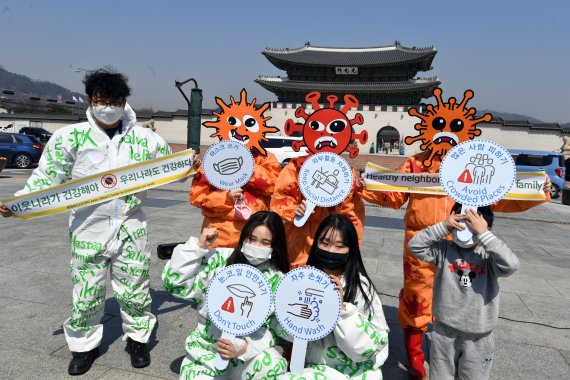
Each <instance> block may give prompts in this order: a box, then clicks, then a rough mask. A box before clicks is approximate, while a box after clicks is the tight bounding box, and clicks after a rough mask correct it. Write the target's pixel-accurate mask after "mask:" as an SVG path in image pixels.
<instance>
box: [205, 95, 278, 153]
mask: <svg viewBox="0 0 570 380" xmlns="http://www.w3.org/2000/svg"><path fill="white" fill-rule="evenodd" d="M240 97H241V98H240V102H239V103H236V101H235V100H234V97H233V96H230V104H226V103H224V101H223V100H222V99H221V98H219V97H216V103H217V104H218V105H219V106H220V107H221V109H222V111H221V112H219V113H218V112H214V116H216V120H214V121H206V122H204V126H205V127H208V128H216V133H214V134H212V135H211V136H210V137H218V138H219V139H220V141H225V140H232V141H237V142H239V143H242V144H244V145H245V146H246V147H247V148H248V149H249V150H251V149H252V148H255V149H257V151H259V153H261V154H262V155H263V156H266V155H267V151H266V150H265V149H264V148H263V147H262V146H261V142H262V141H267V139H266V138H265V134H266V133H275V132H277V131H279V128H276V127H270V126H268V125H267V124H266V122H267V120H269V119H271V117H264V116H263V112H265V110H267V109H268V108H269V102H267V103H263V104H262V105H261V107H259V108H256V107H255V100H256V99H255V98H254V99H253V100H252V101H251V103H248V102H247V92H246V90H245V88H244V89H242V90H241V92H240Z"/></svg>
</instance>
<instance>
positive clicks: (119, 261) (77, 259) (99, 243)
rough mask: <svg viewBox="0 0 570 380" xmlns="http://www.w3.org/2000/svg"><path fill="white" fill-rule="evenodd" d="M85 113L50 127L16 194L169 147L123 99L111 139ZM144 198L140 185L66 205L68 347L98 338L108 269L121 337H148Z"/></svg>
mask: <svg viewBox="0 0 570 380" xmlns="http://www.w3.org/2000/svg"><path fill="white" fill-rule="evenodd" d="M87 119H88V121H87V122H83V123H78V124H72V125H68V126H66V127H64V128H61V129H59V130H57V131H56V132H55V133H54V134H53V136H52V137H51V139H50V140H49V142H48V143H47V145H46V147H45V149H44V152H43V154H42V157H41V159H40V162H39V164H38V167H37V169H35V170H34V171H33V173H32V175H31V176H30V178H29V179H28V181H27V183H26V185H25V188H24V189H22V190H20V191H18V192H17V193H16V194H15V195H16V196H18V195H23V194H26V193H30V192H32V191H37V190H42V189H45V188H49V187H51V186H55V185H59V184H61V183H64V182H66V181H67V180H68V179H70V178H71V179H79V178H83V177H87V176H89V175H92V174H96V173H99V172H103V171H107V170H112V169H115V168H119V167H122V166H126V165H130V164H134V163H137V162H141V161H146V160H150V159H153V158H157V157H160V156H165V155H169V154H170V148H169V146H168V144H167V143H166V142H165V141H164V140H163V139H162V138H161V137H160V136H158V135H157V134H155V133H154V132H153V131H152V130H150V129H148V128H143V127H141V126H138V125H136V124H135V122H136V115H135V113H134V111H133V110H132V109H131V108H130V107H129V105H128V104H127V105H126V107H125V116H124V117H123V119H122V120H121V128H119V130H118V131H117V132H116V133H115V135H114V136H113V137H112V138H109V136H108V135H107V133H106V132H105V130H104V129H102V128H101V127H100V126H99V125H98V124H97V123H96V122H95V119H94V117H93V114H92V112H91V108H89V109H87ZM145 197H146V193H145V192H141V193H137V194H133V195H129V196H126V197H122V198H116V199H113V200H111V201H107V202H104V203H100V204H96V205H91V206H86V207H83V208H79V209H76V210H73V211H72V212H71V215H70V218H69V236H70V239H71V281H72V283H73V309H72V312H71V316H70V317H69V318H68V319H67V320H66V321H65V322H64V326H63V329H64V333H65V339H66V340H67V343H68V345H69V349H70V350H71V351H74V352H85V351H90V350H92V349H94V348H96V347H98V346H99V344H100V343H101V339H102V336H103V325H102V324H101V322H100V320H101V316H102V313H103V308H104V304H105V290H106V279H107V271H108V270H110V272H111V283H112V286H113V290H114V295H115V298H116V299H117V301H118V302H119V305H120V308H121V317H122V319H123V332H124V336H123V340H124V341H125V340H127V338H129V337H130V338H131V339H133V340H135V341H137V342H141V343H146V342H148V340H149V337H150V334H151V332H152V330H153V328H154V325H155V323H156V317H155V316H154V315H153V314H152V313H151V312H150V304H151V297H150V294H149V285H150V281H149V277H148V274H149V273H148V272H149V265H150V251H149V248H148V246H147V228H146V217H145V215H144V213H143V211H142V208H141V207H142V204H143V202H144V199H145Z"/></svg>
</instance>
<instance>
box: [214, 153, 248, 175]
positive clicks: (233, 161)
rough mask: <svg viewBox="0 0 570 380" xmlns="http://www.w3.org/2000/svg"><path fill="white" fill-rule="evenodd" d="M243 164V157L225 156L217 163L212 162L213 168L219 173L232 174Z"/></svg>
mask: <svg viewBox="0 0 570 380" xmlns="http://www.w3.org/2000/svg"><path fill="white" fill-rule="evenodd" d="M242 164H243V158H242V157H238V158H226V159H225V160H222V161H220V162H218V163H215V164H213V165H212V166H213V167H214V170H215V171H217V172H218V173H220V174H221V175H232V174H235V173H237V172H238V171H239V170H240V169H241V166H242Z"/></svg>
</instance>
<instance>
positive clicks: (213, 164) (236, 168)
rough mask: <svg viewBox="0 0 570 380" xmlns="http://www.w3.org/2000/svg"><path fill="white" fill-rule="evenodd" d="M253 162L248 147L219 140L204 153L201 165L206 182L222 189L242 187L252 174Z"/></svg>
mask: <svg viewBox="0 0 570 380" xmlns="http://www.w3.org/2000/svg"><path fill="white" fill-rule="evenodd" d="M254 166H255V162H254V160H253V156H252V155H251V152H250V151H249V149H247V148H246V147H245V145H243V144H241V143H239V142H235V141H230V140H227V141H220V142H217V143H215V144H214V145H212V146H211V147H210V148H208V150H207V151H206V153H205V154H204V160H203V162H202V167H203V168H204V175H205V176H206V179H207V180H208V182H210V183H211V184H212V185H213V186H215V187H216V188H218V189H222V190H234V189H239V188H241V187H243V186H244V185H245V184H246V183H247V182H248V181H249V179H250V178H251V176H252V175H253V169H254Z"/></svg>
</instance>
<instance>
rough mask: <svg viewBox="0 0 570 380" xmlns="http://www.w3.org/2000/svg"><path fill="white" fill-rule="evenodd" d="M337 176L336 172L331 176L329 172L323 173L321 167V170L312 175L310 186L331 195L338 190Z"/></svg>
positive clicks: (337, 172)
mask: <svg viewBox="0 0 570 380" xmlns="http://www.w3.org/2000/svg"><path fill="white" fill-rule="evenodd" d="M338 174H339V171H338V170H335V171H333V174H329V172H326V171H324V170H323V168H322V167H321V170H317V171H315V173H314V174H313V182H312V183H311V185H312V186H315V187H316V188H317V189H322V190H323V191H326V192H327V193H328V194H330V195H333V194H334V192H335V191H336V190H337V189H338V178H337V176H338Z"/></svg>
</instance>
